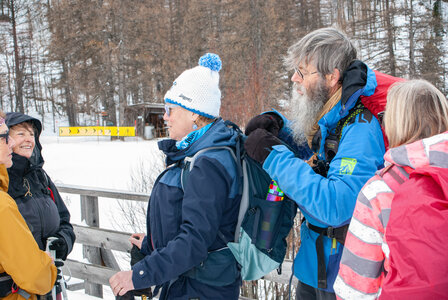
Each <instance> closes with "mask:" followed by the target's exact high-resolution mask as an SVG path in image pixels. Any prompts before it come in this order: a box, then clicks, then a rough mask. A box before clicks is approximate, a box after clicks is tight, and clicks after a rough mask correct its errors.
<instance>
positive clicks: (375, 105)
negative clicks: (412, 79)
mask: <svg viewBox="0 0 448 300" xmlns="http://www.w3.org/2000/svg"><path fill="white" fill-rule="evenodd" d="M374 72H375V76H376V82H377V86H376V88H375V93H373V95H372V96H361V102H362V104H364V106H365V107H366V108H367V109H368V110H369V111H370V112H371V113H372V114H373V115H374V116H375V117H376V118H377V119H378V120H379V121H380V124H381V123H382V119H383V115H384V111H385V110H386V103H387V92H388V90H389V88H390V86H391V85H392V84H394V83H395V82H402V81H405V79H403V78H399V77H394V76H390V75H387V74H384V73H381V72H379V71H374ZM381 129H382V131H383V137H384V145H385V146H386V150H387V149H388V148H389V141H388V140H387V136H386V133H385V132H384V127H383V126H382V124H381Z"/></svg>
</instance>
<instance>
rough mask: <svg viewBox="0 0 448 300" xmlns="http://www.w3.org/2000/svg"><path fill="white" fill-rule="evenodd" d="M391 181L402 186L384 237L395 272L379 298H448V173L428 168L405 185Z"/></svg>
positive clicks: (390, 275) (385, 281) (385, 299)
mask: <svg viewBox="0 0 448 300" xmlns="http://www.w3.org/2000/svg"><path fill="white" fill-rule="evenodd" d="M388 179H389V180H387V181H386V183H387V184H389V183H391V185H390V186H391V187H393V186H397V184H398V186H397V188H396V189H395V195H394V198H393V201H392V206H391V212H390V217H389V222H388V224H387V228H386V234H385V240H386V242H387V245H388V246H389V250H390V255H389V262H390V270H389V272H388V273H387V275H386V277H385V279H384V282H383V286H382V292H381V296H380V298H379V299H381V300H390V299H403V300H404V299H419V300H421V299H428V300H429V299H431V300H432V299H448V255H447V254H446V252H447V250H446V249H447V242H448V169H446V168H439V167H432V166H428V167H422V168H418V169H416V170H414V171H412V172H411V173H410V176H409V180H405V181H404V182H403V181H402V182H399V181H400V178H399V177H397V176H394V179H392V178H391V177H388ZM392 180H394V181H396V182H389V181H392ZM401 180H402V179H401Z"/></svg>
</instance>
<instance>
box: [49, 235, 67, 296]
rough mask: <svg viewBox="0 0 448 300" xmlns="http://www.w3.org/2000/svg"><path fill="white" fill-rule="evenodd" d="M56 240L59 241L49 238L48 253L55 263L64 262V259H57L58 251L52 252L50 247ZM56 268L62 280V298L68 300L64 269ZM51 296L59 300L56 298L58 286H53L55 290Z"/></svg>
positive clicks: (60, 281) (60, 282) (60, 284)
mask: <svg viewBox="0 0 448 300" xmlns="http://www.w3.org/2000/svg"><path fill="white" fill-rule="evenodd" d="M55 240H57V238H56V237H49V238H48V239H47V247H46V251H48V252H49V253H50V256H51V258H53V261H54V262H55V263H56V261H62V259H57V258H56V250H50V245H51V244H52V243H53V241H55ZM56 268H57V269H58V270H59V271H60V276H61V279H60V280H59V286H60V287H61V290H62V297H63V298H64V300H68V297H67V290H66V288H65V280H64V275H63V274H62V268H61V269H60V268H59V267H56ZM51 296H52V298H53V300H56V299H57V298H56V284H55V285H54V286H53V289H52V290H51Z"/></svg>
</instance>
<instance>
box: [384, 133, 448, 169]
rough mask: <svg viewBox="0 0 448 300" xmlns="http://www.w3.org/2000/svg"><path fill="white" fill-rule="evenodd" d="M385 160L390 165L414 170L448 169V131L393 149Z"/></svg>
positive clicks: (385, 156) (386, 155)
mask: <svg viewBox="0 0 448 300" xmlns="http://www.w3.org/2000/svg"><path fill="white" fill-rule="evenodd" d="M384 159H385V161H386V162H388V163H393V164H396V165H399V166H401V167H411V168H413V169H416V168H421V167H425V166H434V167H440V168H448V131H446V132H444V133H441V134H437V135H434V136H432V137H429V138H426V139H422V140H419V141H416V142H413V143H410V144H406V145H402V146H398V147H395V148H391V149H389V150H388V151H387V152H386V154H385V155H384Z"/></svg>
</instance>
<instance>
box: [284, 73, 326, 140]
mask: <svg viewBox="0 0 448 300" xmlns="http://www.w3.org/2000/svg"><path fill="white" fill-rule="evenodd" d="M297 88H298V86H297V84H294V86H293V90H292V96H291V104H290V113H291V123H292V124H291V129H292V131H293V138H294V141H295V142H296V143H297V144H298V145H302V144H304V143H307V142H308V140H307V136H308V135H310V134H311V132H312V129H313V126H314V124H315V123H316V120H317V118H318V115H319V113H320V112H321V111H322V108H323V107H324V105H325V103H326V102H327V101H328V94H329V91H328V88H327V87H326V85H325V81H324V80H320V81H318V82H317V83H316V85H315V87H314V88H312V89H310V90H309V91H307V90H305V88H304V87H303V86H300V87H299V88H300V90H301V91H303V95H301V94H299V93H298V92H297Z"/></svg>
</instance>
